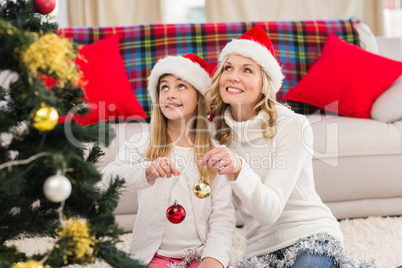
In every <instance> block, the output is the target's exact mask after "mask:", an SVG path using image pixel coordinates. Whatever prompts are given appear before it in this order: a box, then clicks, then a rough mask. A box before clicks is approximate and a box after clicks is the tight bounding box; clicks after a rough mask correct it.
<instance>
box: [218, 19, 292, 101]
mask: <svg viewBox="0 0 402 268" xmlns="http://www.w3.org/2000/svg"><path fill="white" fill-rule="evenodd" d="M230 54H237V55H240V56H243V57H247V58H251V59H252V60H254V61H255V62H256V63H258V64H259V65H260V66H261V67H262V68H263V70H264V71H265V72H266V73H267V74H268V76H269V77H270V78H271V79H272V82H273V86H274V91H275V93H277V92H278V91H279V89H280V88H281V86H282V80H283V79H284V78H285V77H284V76H283V73H282V68H281V66H280V65H279V63H278V61H277V60H276V58H275V52H274V46H273V45H272V42H271V40H270V39H269V37H268V35H267V33H266V32H265V31H264V30H263V29H262V28H261V27H260V26H258V25H257V26H255V27H254V28H252V29H251V30H249V31H247V32H245V33H244V34H242V35H241V36H240V37H239V39H233V40H232V41H231V42H229V43H228V44H227V45H226V46H225V47H224V48H223V50H222V52H221V54H220V56H219V61H220V62H222V61H223V60H224V59H225V58H226V56H228V55H230Z"/></svg>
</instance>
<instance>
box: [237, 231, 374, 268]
mask: <svg viewBox="0 0 402 268" xmlns="http://www.w3.org/2000/svg"><path fill="white" fill-rule="evenodd" d="M300 251H307V252H308V254H316V255H321V256H322V255H325V256H328V257H330V258H333V259H334V262H335V264H336V265H337V266H338V267H340V268H357V267H359V268H376V267H377V266H376V264H375V262H374V260H369V261H365V260H356V259H353V258H352V257H350V256H347V254H346V253H345V251H344V248H343V245H342V243H341V241H339V239H337V238H334V237H333V236H331V235H329V234H327V233H318V234H315V235H312V236H310V237H308V238H303V239H300V240H299V241H298V242H297V243H296V244H294V245H293V246H291V247H289V248H288V249H287V250H286V251H285V252H284V257H283V258H282V259H278V257H277V256H275V255H273V254H266V255H262V256H257V257H252V258H250V259H247V260H243V261H240V262H238V263H236V264H234V265H233V266H231V267H232V268H286V267H292V265H293V264H294V263H295V261H296V257H297V255H298V254H299V252H300Z"/></svg>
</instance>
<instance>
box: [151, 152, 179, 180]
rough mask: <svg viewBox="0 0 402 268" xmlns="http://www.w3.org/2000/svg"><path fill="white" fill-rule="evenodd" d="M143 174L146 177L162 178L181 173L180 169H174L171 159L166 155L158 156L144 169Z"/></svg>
mask: <svg viewBox="0 0 402 268" xmlns="http://www.w3.org/2000/svg"><path fill="white" fill-rule="evenodd" d="M145 174H146V176H147V177H154V178H164V177H168V178H170V177H172V175H173V176H179V175H180V174H181V172H180V170H178V169H176V167H175V165H174V164H173V162H172V160H170V159H169V158H167V157H159V158H157V159H156V160H155V161H153V162H152V164H151V165H150V166H149V167H148V168H147V169H145Z"/></svg>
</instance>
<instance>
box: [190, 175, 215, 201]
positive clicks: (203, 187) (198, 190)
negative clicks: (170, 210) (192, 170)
mask: <svg viewBox="0 0 402 268" xmlns="http://www.w3.org/2000/svg"><path fill="white" fill-rule="evenodd" d="M211 192H212V187H211V184H209V182H208V181H206V180H205V179H204V178H203V177H202V178H201V180H199V181H198V182H197V183H196V184H194V186H193V193H194V195H195V196H196V197H198V198H201V199H203V198H207V197H208V196H210V195H211Z"/></svg>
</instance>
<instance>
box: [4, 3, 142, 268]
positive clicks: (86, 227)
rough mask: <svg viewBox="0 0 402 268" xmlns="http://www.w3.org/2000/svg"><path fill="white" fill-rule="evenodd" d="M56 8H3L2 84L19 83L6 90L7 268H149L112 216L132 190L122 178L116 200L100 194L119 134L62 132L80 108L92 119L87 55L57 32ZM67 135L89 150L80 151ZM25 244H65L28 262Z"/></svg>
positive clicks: (71, 128)
mask: <svg viewBox="0 0 402 268" xmlns="http://www.w3.org/2000/svg"><path fill="white" fill-rule="evenodd" d="M49 2H50V3H51V4H52V3H54V2H55V1H39V0H37V1H35V0H33V2H32V3H31V1H26V0H14V1H11V0H10V1H5V2H4V1H3V2H2V4H1V5H0V44H1V46H0V73H2V76H0V77H3V80H7V81H9V82H7V83H6V84H7V85H6V86H4V85H3V87H1V86H0V103H1V104H2V105H0V134H1V136H0V267H1V268H3V267H26V268H28V267H61V266H67V265H70V264H83V265H85V264H90V263H94V262H95V260H96V259H100V260H104V261H105V262H107V263H108V264H110V265H111V266H113V267H119V268H121V267H142V266H140V265H139V264H138V262H137V261H135V260H132V259H131V258H129V256H128V255H127V254H126V253H125V252H122V251H120V250H118V249H117V248H116V244H117V243H118V242H119V237H120V235H121V234H122V233H123V230H122V229H120V228H119V227H118V225H117V224H116V222H115V218H114V216H113V214H112V212H113V210H114V209H115V207H116V206H117V203H118V199H119V190H120V189H121V188H122V187H123V186H124V181H122V180H119V179H118V178H116V180H114V182H113V183H111V185H110V186H109V187H108V189H107V190H100V189H99V188H98V187H96V185H97V183H98V182H99V181H100V180H101V174H100V173H99V171H98V170H97V169H96V168H95V163H96V162H97V161H98V159H99V157H101V156H102V154H103V152H102V150H101V147H100V146H101V145H104V146H108V141H109V140H110V138H111V136H113V134H112V131H111V130H110V129H109V126H108V125H107V124H106V123H99V124H94V125H89V126H86V127H83V126H81V125H78V124H76V123H75V121H73V120H72V121H68V120H67V121H64V122H66V123H61V122H63V120H60V119H62V118H64V117H66V116H67V115H68V114H69V111H70V110H71V109H72V108H74V107H75V109H74V110H78V113H80V114H81V115H85V114H86V113H88V112H90V111H89V110H88V109H86V108H85V102H84V101H83V100H84V93H83V90H82V87H81V86H80V85H81V82H80V74H79V70H78V68H77V66H76V65H75V64H74V60H75V58H76V57H77V52H76V51H77V49H76V47H75V46H74V44H73V43H72V41H71V40H68V39H65V38H61V37H59V36H57V34H56V31H57V28H58V26H57V24H56V23H55V22H52V21H51V20H50V19H49V17H48V16H47V15H44V14H43V13H46V12H50V11H48V10H47V9H49V7H48V6H47V5H48V4H49ZM53 8H54V6H53ZM34 9H35V11H36V12H34ZM51 9H52V8H50V10H51ZM38 12H39V13H38ZM40 13H42V14H40ZM4 74H5V75H4ZM3 82H4V81H3ZM2 84H4V83H2V81H0V85H2ZM77 107H83V108H80V109H76V108H77ZM67 132H69V133H70V134H71V135H73V136H74V137H75V139H77V140H79V141H81V142H82V144H83V146H77V145H76V144H73V143H72V142H70V141H69V139H68V135H66V133H67ZM100 133H102V134H101V135H100ZM100 137H105V138H104V139H103V140H102V139H101V138H100ZM21 237H23V238H27V237H52V238H54V241H55V242H54V245H53V248H51V249H49V251H47V252H46V253H41V254H37V255H34V256H27V255H26V254H25V253H23V252H19V251H18V249H17V247H15V246H13V245H12V243H10V241H13V240H15V239H18V238H21Z"/></svg>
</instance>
